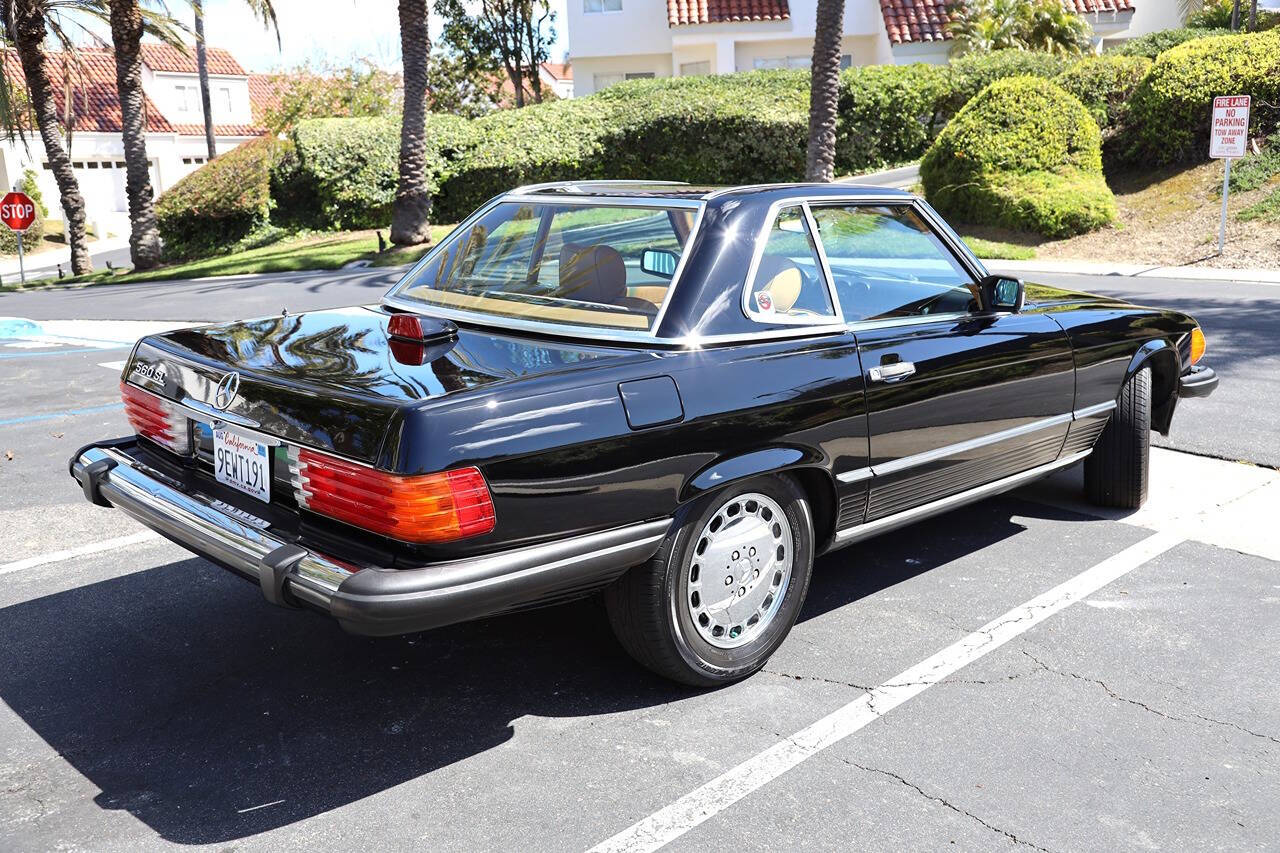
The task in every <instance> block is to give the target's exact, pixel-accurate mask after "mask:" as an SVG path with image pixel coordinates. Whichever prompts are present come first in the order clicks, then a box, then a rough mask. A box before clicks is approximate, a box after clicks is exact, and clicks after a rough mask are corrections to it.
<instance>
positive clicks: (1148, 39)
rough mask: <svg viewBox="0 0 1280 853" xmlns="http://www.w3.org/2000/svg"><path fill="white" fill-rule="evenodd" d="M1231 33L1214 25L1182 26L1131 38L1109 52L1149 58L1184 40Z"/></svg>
mask: <svg viewBox="0 0 1280 853" xmlns="http://www.w3.org/2000/svg"><path fill="white" fill-rule="evenodd" d="M1230 34H1231V30H1222V29H1216V28H1212V27H1180V28H1178V29H1175V30H1160V31H1158V32H1154V33H1147V34H1146V35H1145V36H1139V37H1138V38H1136V39H1129V40H1128V41H1127V42H1125V43H1124V44H1122V45H1120V46H1119V47H1117V48H1114V49H1112V50H1109V51H1107V52H1108V53H1111V54H1117V53H1118V54H1120V55H1121V56H1145V57H1146V58H1147V59H1155V58H1156V57H1157V56H1159V55H1160V54H1162V53H1164V52H1165V51H1166V50H1168V49H1169V48H1171V47H1177V46H1178V45H1180V44H1182V43H1183V42H1188V41H1192V40H1194V39H1202V38H1208V37H1209V36H1222V35H1230Z"/></svg>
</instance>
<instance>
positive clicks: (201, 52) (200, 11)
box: [191, 0, 218, 160]
mask: <svg viewBox="0 0 1280 853" xmlns="http://www.w3.org/2000/svg"><path fill="white" fill-rule="evenodd" d="M191 8H192V9H193V10H195V13H196V70H197V71H198V72H199V74H200V105H201V107H202V108H203V109H204V141H205V145H206V146H208V148H209V159H210V160H212V159H213V158H214V157H217V156H218V147H217V146H216V145H215V144H214V141H213V110H212V109H211V108H210V106H209V53H208V51H207V50H205V43H204V8H203V4H202V3H201V0H191Z"/></svg>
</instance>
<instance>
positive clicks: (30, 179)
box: [0, 169, 49, 255]
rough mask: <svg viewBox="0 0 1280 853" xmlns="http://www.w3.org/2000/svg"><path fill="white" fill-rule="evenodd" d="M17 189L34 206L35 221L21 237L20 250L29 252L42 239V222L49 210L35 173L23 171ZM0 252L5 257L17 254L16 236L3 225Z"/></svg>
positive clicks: (0, 231) (0, 232)
mask: <svg viewBox="0 0 1280 853" xmlns="http://www.w3.org/2000/svg"><path fill="white" fill-rule="evenodd" d="M17 188H18V190H19V191H20V192H24V193H26V194H27V195H29V196H30V197H31V201H32V202H33V203H34V204H35V206H36V218H35V221H34V222H32V223H31V227H30V228H28V229H27V230H26V231H25V232H24V233H23V235H22V249H23V251H28V252H29V251H31V250H32V249H34V248H35V247H37V246H39V245H40V241H41V240H43V239H44V220H45V217H47V216H48V215H49V208H47V207H45V206H44V196H43V195H42V194H41V192H40V185H39V184H38V183H37V182H36V173H35V172H33V171H31V170H30V169H26V170H24V171H23V172H22V179H21V180H19V181H18V186H17ZM0 252H2V253H4V254H6V255H16V254H18V235H17V234H16V233H15V232H13V231H10V230H9V229H8V227H7V226H4V225H0Z"/></svg>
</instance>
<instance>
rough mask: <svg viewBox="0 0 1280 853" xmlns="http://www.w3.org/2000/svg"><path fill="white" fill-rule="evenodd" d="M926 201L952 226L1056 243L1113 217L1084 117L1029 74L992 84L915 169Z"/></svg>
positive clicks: (1095, 138) (1093, 134)
mask: <svg viewBox="0 0 1280 853" xmlns="http://www.w3.org/2000/svg"><path fill="white" fill-rule="evenodd" d="M920 178H921V181H922V182H923V183H924V189H925V195H926V196H927V197H928V199H929V201H930V202H931V203H932V204H933V205H934V206H935V207H936V208H937V209H938V210H939V211H940V212H941V213H943V214H944V215H946V216H951V217H954V218H955V219H956V220H957V221H960V222H968V223H973V224H980V225H998V226H1003V227H1006V228H1015V229H1021V230H1029V231H1035V232H1038V233H1040V234H1044V235H1045V236H1049V237H1064V236H1069V235H1071V234H1079V233H1083V232H1085V231H1090V230H1093V229H1095V228H1098V227H1101V226H1102V225H1105V224H1107V223H1108V222H1110V221H1112V220H1113V219H1114V218H1115V214H1116V209H1115V199H1114V198H1113V197H1112V195H1111V191H1110V190H1109V189H1107V185H1106V181H1105V180H1104V179H1103V177H1102V153H1101V133H1100V131H1099V130H1098V125H1097V123H1096V122H1095V121H1094V120H1093V118H1092V117H1091V116H1090V115H1089V111H1088V110H1087V109H1086V108H1085V107H1084V105H1083V104H1081V103H1080V102H1079V101H1078V100H1076V99H1075V98H1074V97H1072V96H1071V95H1069V94H1068V93H1066V92H1065V91H1063V90H1062V89H1060V88H1059V87H1058V86H1055V85H1054V84H1053V83H1051V82H1049V81H1047V80H1043V79H1040V78H1037V77H1029V76H1024V77H1012V78H1008V79H1003V80H997V81H996V82H995V83H992V84H991V85H990V86H988V87H987V88H986V89H983V90H982V92H980V93H979V94H978V96H977V97H975V98H974V99H973V100H972V101H970V102H969V103H968V104H967V105H966V106H965V107H964V109H962V110H961V111H960V113H959V114H958V115H956V117H955V119H954V120H952V122H951V123H950V124H948V125H947V127H946V128H945V129H944V130H943V131H942V133H941V134H939V135H938V139H937V141H936V142H934V144H933V146H932V147H931V148H930V149H929V151H928V153H926V154H925V156H924V159H923V160H922V161H921V163H920Z"/></svg>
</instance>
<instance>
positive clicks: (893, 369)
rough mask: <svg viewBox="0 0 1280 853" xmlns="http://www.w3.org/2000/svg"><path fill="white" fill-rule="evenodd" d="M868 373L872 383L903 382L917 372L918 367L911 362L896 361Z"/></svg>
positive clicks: (872, 369)
mask: <svg viewBox="0 0 1280 853" xmlns="http://www.w3.org/2000/svg"><path fill="white" fill-rule="evenodd" d="M868 372H869V373H870V375H871V381H872V382H901V381H902V380H903V379H906V378H907V377H908V376H911V375H912V374H914V373H915V372H916V366H915V365H914V364H913V363H911V362H909V361H895V362H893V363H892V364H882V365H880V366H879V367H873V368H871V370H870V371H868Z"/></svg>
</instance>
